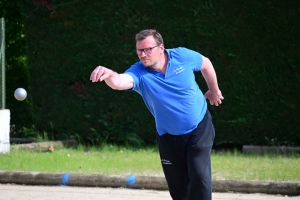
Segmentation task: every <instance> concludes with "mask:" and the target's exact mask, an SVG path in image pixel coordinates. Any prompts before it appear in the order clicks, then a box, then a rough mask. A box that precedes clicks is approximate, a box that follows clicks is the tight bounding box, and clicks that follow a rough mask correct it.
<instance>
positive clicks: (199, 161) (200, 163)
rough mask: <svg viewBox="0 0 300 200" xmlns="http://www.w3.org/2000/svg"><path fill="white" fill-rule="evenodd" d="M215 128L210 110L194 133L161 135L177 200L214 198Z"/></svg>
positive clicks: (170, 184) (164, 160) (160, 144)
mask: <svg viewBox="0 0 300 200" xmlns="http://www.w3.org/2000/svg"><path fill="white" fill-rule="evenodd" d="M214 138H215V131H214V127H213V123H212V118H211V115H210V113H209V111H207V112H206V114H205V116H204V118H203V120H202V121H201V122H200V123H199V124H198V126H197V128H196V129H194V130H193V131H192V132H190V133H188V134H184V135H171V134H168V133H166V134H164V135H162V136H159V135H158V134H157V143H158V147H159V154H160V158H161V163H162V168H163V171H164V174H165V177H166V180H167V183H168V187H169V192H170V195H171V197H172V199H173V200H211V199H212V178H211V161H210V155H211V148H212V145H213V140H214Z"/></svg>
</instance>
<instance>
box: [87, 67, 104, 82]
mask: <svg viewBox="0 0 300 200" xmlns="http://www.w3.org/2000/svg"><path fill="white" fill-rule="evenodd" d="M103 73H104V68H103V67H102V66H98V67H96V69H95V70H94V71H93V72H92V74H91V76H90V80H91V81H92V82H97V81H99V80H100V81H102V80H103V78H102V80H101V79H100V78H101V76H102V75H103Z"/></svg>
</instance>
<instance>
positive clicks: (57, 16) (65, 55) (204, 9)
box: [19, 0, 300, 144]
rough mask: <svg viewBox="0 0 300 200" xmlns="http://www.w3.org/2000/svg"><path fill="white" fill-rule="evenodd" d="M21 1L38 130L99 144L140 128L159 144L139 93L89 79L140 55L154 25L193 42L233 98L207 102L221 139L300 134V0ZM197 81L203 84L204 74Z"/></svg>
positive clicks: (169, 38) (294, 138) (284, 139)
mask: <svg viewBox="0 0 300 200" xmlns="http://www.w3.org/2000/svg"><path fill="white" fill-rule="evenodd" d="M19 4H20V6H21V7H20V8H21V10H22V16H23V19H24V24H25V27H26V29H25V31H26V32H25V33H26V39H27V40H26V41H27V44H28V49H29V51H28V54H27V56H28V64H29V66H30V67H29V70H30V80H29V81H30V90H29V93H30V95H31V98H32V102H33V109H34V112H33V113H34V123H35V126H36V128H38V129H40V130H45V131H47V130H50V129H51V127H50V126H49V122H51V123H52V125H53V129H54V132H55V134H54V135H55V136H56V137H57V138H59V137H62V135H65V136H72V135H76V136H80V137H81V138H82V139H83V140H85V141H94V142H97V143H98V142H101V141H102V140H112V142H114V141H115V142H118V141H124V140H128V139H129V140H128V141H130V138H131V137H133V138H135V137H136V136H138V138H139V139H140V140H142V141H144V142H146V143H152V142H154V141H155V133H156V131H155V126H154V119H153V117H152V116H151V115H150V113H149V112H148V111H147V109H146V108H145V106H144V103H143V101H142V100H141V98H140V97H139V95H137V94H135V93H134V94H132V93H130V92H125V91H123V92H120V91H119V92H115V91H112V90H111V89H110V88H108V87H107V86H106V85H105V84H103V83H99V84H98V83H91V82H90V81H89V76H90V73H91V72H92V70H93V69H94V68H95V67H96V66H97V65H103V66H107V67H110V68H112V69H113V70H115V71H118V72H123V71H125V70H126V69H127V68H128V67H129V66H130V65H131V64H132V63H134V62H136V61H137V58H136V55H135V53H134V51H133V49H134V48H135V42H134V35H135V33H137V32H138V31H140V30H142V29H145V28H155V29H157V30H158V31H159V32H161V33H162V35H163V36H164V41H165V46H166V47H167V48H172V47H177V46H185V47H188V48H190V49H193V50H196V51H199V52H200V53H202V54H203V55H205V56H207V57H208V58H210V60H211V61H212V63H213V64H214V67H215V69H216V71H217V75H218V81H219V86H220V88H221V90H222V92H223V94H224V96H225V101H224V103H223V104H222V106H220V107H209V109H210V111H211V113H212V115H213V118H214V122H215V127H216V132H217V135H216V144H222V143H233V144H246V143H247V144H249V143H251V144H264V143H267V142H268V141H266V139H265V138H270V139H272V138H276V140H277V141H280V143H281V144H299V142H300V135H299V133H298V129H297V127H298V124H299V119H300V116H299V112H297V110H299V106H298V104H297V102H296V101H297V100H298V99H299V95H300V94H299V92H297V91H298V90H299V89H300V81H299V80H300V70H299V66H298V65H299V54H300V52H299V51H300V49H299V48H297V44H299V42H300V39H299V36H298V33H299V32H300V30H299V29H300V24H299V23H300V22H299V20H298V18H297V17H295V16H297V15H299V3H298V2H297V1H286V2H283V1H280V0H273V1H258V0H254V1H243V2H241V1H237V0H228V1H216V0H209V1H196V0H192V1H185V2H183V1H179V0H173V1H164V2H162V1H158V0H150V1H147V2H142V1H134V0H126V1H122V3H120V1H116V0H112V1H108V2H104V1H77V0H66V1H60V0H51V1H50V0H32V1H31V0H26V1H20V3H19ZM158 5H159V6H158ZM196 79H197V81H198V83H199V85H200V88H201V89H202V91H203V92H205V91H206V89H207V86H206V83H205V81H204V80H203V78H202V76H201V74H198V75H196ZM174 123H180V122H174ZM62 133H63V134H62ZM130 135H131V136H130ZM65 136H64V137H65ZM133 140H134V139H132V141H133Z"/></svg>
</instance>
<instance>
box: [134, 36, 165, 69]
mask: <svg viewBox="0 0 300 200" xmlns="http://www.w3.org/2000/svg"><path fill="white" fill-rule="evenodd" d="M136 49H137V50H136V52H137V55H138V57H139V59H140V61H141V62H142V63H143V65H144V66H145V67H149V68H155V66H156V64H157V62H158V61H159V59H160V57H161V55H162V54H163V53H164V47H163V44H157V43H156V41H155V39H154V38H153V36H148V37H146V38H145V39H144V40H141V41H137V42H136Z"/></svg>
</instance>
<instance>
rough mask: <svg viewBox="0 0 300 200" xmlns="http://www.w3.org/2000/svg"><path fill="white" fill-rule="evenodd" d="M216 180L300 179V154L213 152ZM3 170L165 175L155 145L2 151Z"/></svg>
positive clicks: (213, 168) (0, 161)
mask: <svg viewBox="0 0 300 200" xmlns="http://www.w3.org/2000/svg"><path fill="white" fill-rule="evenodd" d="M211 159H212V174H213V179H217V180H220V179H221V180H222V179H226V180H273V181H300V161H299V155H293V156H288V157H287V156H279V155H277V156H276V155H245V154H242V153H239V152H231V153H229V152H227V153H212V157H211ZM0 170H13V171H35V172H59V173H66V172H69V173H79V174H106V175H108V174H113V175H129V174H135V175H145V176H163V172H162V168H161V165H160V159H159V155H158V151H157V149H156V148H147V149H140V150H132V149H128V148H120V147H116V146H110V145H106V146H104V147H103V148H101V149H96V148H91V149H89V151H88V152H85V151H84V148H82V147H79V148H78V149H77V150H75V149H60V150H55V151H54V152H40V153H38V152H30V151H25V150H13V149H11V152H10V153H9V154H0Z"/></svg>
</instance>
